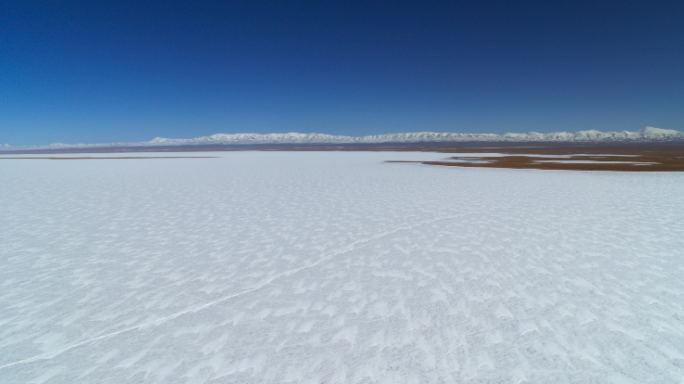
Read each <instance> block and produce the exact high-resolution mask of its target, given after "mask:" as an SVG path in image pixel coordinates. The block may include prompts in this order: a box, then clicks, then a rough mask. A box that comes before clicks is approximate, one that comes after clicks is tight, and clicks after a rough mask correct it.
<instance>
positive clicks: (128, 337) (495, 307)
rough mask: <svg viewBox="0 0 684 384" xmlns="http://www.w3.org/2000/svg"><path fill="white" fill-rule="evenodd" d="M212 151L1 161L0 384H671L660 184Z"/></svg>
mask: <svg viewBox="0 0 684 384" xmlns="http://www.w3.org/2000/svg"><path fill="white" fill-rule="evenodd" d="M128 155H130V154H128ZM153 155H159V154H148V155H146V156H153ZM169 155H172V156H173V155H176V156H184V155H188V156H190V155H199V156H206V155H207V153H199V154H179V153H174V154H169ZM209 155H211V154H209ZM214 155H216V156H220V158H216V159H167V160H162V159H157V160H152V159H150V160H63V161H55V160H3V161H2V162H0V182H1V183H2V188H0V266H1V267H0V383H142V382H145V383H286V382H291V383H316V384H320V383H524V382H528V383H599V382H600V383H681V382H683V381H684V174H682V173H612V172H568V171H537V170H510V169H474V168H457V167H438V166H428V165H422V164H408V163H384V161H385V160H440V159H446V158H447V157H448V156H449V155H448V154H426V153H418V154H412V153H368V152H366V153H363V152H339V153H338V152H324V153H315V152H308V153H307V152H221V153H215V154H214ZM107 156H110V155H109V154H107Z"/></svg>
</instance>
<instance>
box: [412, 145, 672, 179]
mask: <svg viewBox="0 0 684 384" xmlns="http://www.w3.org/2000/svg"><path fill="white" fill-rule="evenodd" d="M449 152H451V153H458V152H462V153H465V152H471V153H472V152H478V153H503V154H506V155H507V156H503V157H486V156H481V157H480V156H467V157H466V156H454V157H452V158H451V159H449V160H445V161H427V162H421V163H424V164H430V165H442V166H450V167H466V168H513V169H544V170H567V171H618V172H682V171H684V143H641V144H633V143H630V144H623V145H619V144H611V145H599V144H593V145H557V146H553V145H534V146H530V147H518V148H515V147H513V146H508V147H500V148H479V149H478V148H468V149H467V150H457V151H449ZM534 155H544V157H539V156H534ZM553 161H558V162H553ZM572 161H577V162H576V163H572ZM582 161H591V162H589V163H584V162H582Z"/></svg>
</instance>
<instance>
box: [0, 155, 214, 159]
mask: <svg viewBox="0 0 684 384" xmlns="http://www.w3.org/2000/svg"><path fill="white" fill-rule="evenodd" d="M215 158H216V156H147V157H142V156H141V157H3V156H0V160H146V159H215Z"/></svg>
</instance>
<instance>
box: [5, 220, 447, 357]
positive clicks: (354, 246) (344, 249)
mask: <svg viewBox="0 0 684 384" xmlns="http://www.w3.org/2000/svg"><path fill="white" fill-rule="evenodd" d="M456 217H459V216H447V217H440V218H437V219H432V220H426V221H423V222H420V223H418V224H414V225H409V226H407V227H400V228H397V229H393V230H391V231H388V232H383V233H380V234H378V235H375V236H371V237H369V238H367V239H363V240H358V241H355V242H353V243H351V244H349V245H346V246H344V247H342V248H339V249H338V250H337V251H335V252H332V253H331V254H329V255H328V256H325V257H323V258H321V259H319V260H318V261H316V262H315V263H313V264H309V265H304V266H302V267H299V268H295V269H290V270H287V271H285V272H281V273H278V274H276V275H273V276H271V277H270V278H268V279H266V280H264V281H263V282H262V283H260V284H258V285H257V286H255V287H253V288H250V289H247V290H244V291H242V292H238V293H235V294H232V295H230V296H226V297H222V298H220V299H217V300H214V301H210V302H209V303H206V304H204V305H201V306H199V307H195V308H190V309H185V310H183V311H180V312H176V313H174V314H171V315H168V316H164V317H162V318H159V319H156V320H153V321H149V322H147V323H143V324H139V325H135V326H132V327H130V328H125V329H122V330H119V331H116V332H112V333H108V334H106V335H102V336H98V337H94V338H92V339H88V340H84V341H81V342H80V343H76V344H72V345H70V346H68V347H65V348H62V349H60V350H58V351H56V352H51V353H44V354H41V355H37V356H33V357H29V358H27V359H24V360H19V361H15V362H13V363H7V364H5V365H0V369H4V368H9V367H11V366H14V365H19V364H26V363H30V362H33V361H38V360H49V359H52V358H54V357H57V356H59V355H61V354H62V353H64V352H66V351H69V350H71V349H74V348H76V347H80V346H81V345H85V344H88V343H92V342H93V341H98V340H102V339H107V338H110V337H113V336H116V335H119V334H122V333H125V332H129V331H134V330H136V329H142V328H145V327H147V326H150V325H155V324H158V323H162V322H164V321H166V320H171V319H175V318H176V317H179V316H182V315H184V314H186V313H190V312H197V311H201V310H202V309H204V308H208V307H211V306H213V305H216V304H218V303H220V302H223V301H226V300H230V299H232V298H234V297H237V296H241V295H244V294H246V293H250V292H254V291H256V290H259V289H261V288H263V287H265V286H266V285H268V284H270V283H272V282H273V281H275V280H276V279H278V278H280V277H282V276H286V275H291V274H294V273H297V272H299V271H301V270H303V269H310V268H313V267H315V266H317V265H318V264H320V263H322V262H324V261H326V260H328V259H330V258H332V257H333V256H337V255H341V254H344V253H347V252H351V251H353V250H356V249H360V248H363V247H365V246H367V245H368V244H370V243H371V242H372V241H375V240H378V239H381V238H383V237H385V236H389V235H391V234H394V233H397V232H400V231H406V230H410V229H414V228H417V227H420V226H422V225H426V224H431V223H435V222H437V221H441V220H448V219H455V218H456ZM358 244H362V245H361V246H358V247H357V245H358Z"/></svg>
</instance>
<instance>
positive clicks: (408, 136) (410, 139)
mask: <svg viewBox="0 0 684 384" xmlns="http://www.w3.org/2000/svg"><path fill="white" fill-rule="evenodd" d="M466 141H491V142H501V141H508V142H593V141H596V142H599V141H684V132H680V131H675V130H672V129H661V128H654V127H645V128H643V129H640V130H638V131H636V132H630V131H620V132H600V131H595V130H591V131H579V132H575V133H569V132H553V133H538V132H529V133H506V134H503V135H498V134H493V133H437V132H413V133H390V134H384V135H372V136H339V135H327V134H322V133H269V134H258V133H237V134H223V133H217V134H215V135H211V136H202V137H197V138H194V139H166V138H162V137H157V138H154V139H152V140H150V141H144V142H134V143H110V144H61V143H56V144H50V145H46V146H25V147H12V146H8V145H5V146H4V147H0V151H2V150H17V149H61V148H65V149H67V148H107V147H154V146H183V145H212V144H223V145H249V144H338V143H339V144H356V143H358V144H366V143H367V144H376V143H421V142H466Z"/></svg>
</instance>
